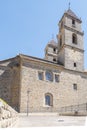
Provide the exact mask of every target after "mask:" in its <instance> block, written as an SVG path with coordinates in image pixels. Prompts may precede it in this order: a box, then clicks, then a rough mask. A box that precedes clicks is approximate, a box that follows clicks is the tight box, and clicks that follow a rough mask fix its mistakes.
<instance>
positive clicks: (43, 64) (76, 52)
mask: <svg viewBox="0 0 87 130" xmlns="http://www.w3.org/2000/svg"><path fill="white" fill-rule="evenodd" d="M81 23H82V21H81V19H79V18H78V17H77V16H76V15H75V13H74V12H73V11H72V10H71V9H68V10H67V11H66V12H65V13H64V14H63V16H62V18H61V20H60V21H59V33H58V35H57V41H58V42H57V43H56V42H55V41H54V40H53V39H52V40H51V41H50V42H49V43H48V44H47V46H46V48H45V57H44V59H40V58H36V57H31V56H27V55H23V54H19V55H17V56H16V57H14V58H10V59H7V60H4V61H0V97H1V98H2V99H4V100H5V101H6V102H7V103H8V104H9V105H10V106H12V107H14V108H15V109H16V110H17V111H19V112H27V111H29V112H57V111H58V108H61V107H66V106H71V105H73V106H74V105H79V104H83V103H86V101H87V72H86V71H85V70H84V42H83V35H84V33H83V31H82V29H81Z"/></svg>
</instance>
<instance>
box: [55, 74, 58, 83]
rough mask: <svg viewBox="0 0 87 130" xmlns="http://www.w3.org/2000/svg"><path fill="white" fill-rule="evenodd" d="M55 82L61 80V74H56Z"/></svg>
mask: <svg viewBox="0 0 87 130" xmlns="http://www.w3.org/2000/svg"><path fill="white" fill-rule="evenodd" d="M55 82H59V75H57V74H55Z"/></svg>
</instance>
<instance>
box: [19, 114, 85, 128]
mask: <svg viewBox="0 0 87 130" xmlns="http://www.w3.org/2000/svg"><path fill="white" fill-rule="evenodd" d="M85 122H86V117H85V116H58V115H32V114H30V115H28V116H27V115H25V114H22V115H20V116H19V126H18V127H19V128H20V127H57V126H85Z"/></svg>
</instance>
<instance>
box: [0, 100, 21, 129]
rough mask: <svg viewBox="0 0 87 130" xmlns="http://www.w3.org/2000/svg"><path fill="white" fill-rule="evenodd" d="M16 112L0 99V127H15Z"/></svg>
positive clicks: (17, 118) (16, 120) (16, 121)
mask: <svg viewBox="0 0 87 130" xmlns="http://www.w3.org/2000/svg"><path fill="white" fill-rule="evenodd" d="M18 121H19V117H18V113H17V112H16V111H15V110H14V109H12V108H11V107H10V106H9V105H8V104H7V103H6V102H4V101H3V100H2V99H0V128H7V127H15V126H16V127H17V125H18Z"/></svg>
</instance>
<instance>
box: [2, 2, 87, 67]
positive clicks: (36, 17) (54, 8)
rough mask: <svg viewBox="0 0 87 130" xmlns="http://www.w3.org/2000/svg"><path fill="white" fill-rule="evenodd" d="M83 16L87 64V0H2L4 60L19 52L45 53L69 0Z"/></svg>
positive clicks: (76, 11) (72, 7)
mask: <svg viewBox="0 0 87 130" xmlns="http://www.w3.org/2000/svg"><path fill="white" fill-rule="evenodd" d="M69 2H70V3H71V9H72V10H73V11H74V12H75V13H76V15H77V16H78V17H81V19H82V21H83V23H82V30H83V31H84V49H85V68H87V43H86V41H87V13H86V12H87V0H0V60H4V59H7V58H11V57H15V56H16V55H18V54H19V53H22V54H25V55H30V56H35V57H39V58H43V57H44V48H45V46H46V44H47V43H48V42H49V41H50V40H51V39H52V34H54V39H55V40H56V35H57V34H58V21H59V20H60V18H61V17H62V15H63V13H64V12H65V10H67V9H68V3H69Z"/></svg>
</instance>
